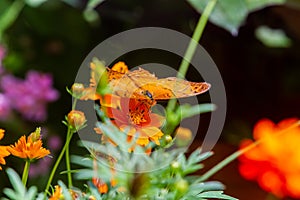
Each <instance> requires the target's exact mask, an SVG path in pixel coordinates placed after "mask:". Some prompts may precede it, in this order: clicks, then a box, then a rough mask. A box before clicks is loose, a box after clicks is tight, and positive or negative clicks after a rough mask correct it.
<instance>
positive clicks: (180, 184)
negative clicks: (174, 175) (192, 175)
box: [175, 179, 189, 193]
mask: <svg viewBox="0 0 300 200" xmlns="http://www.w3.org/2000/svg"><path fill="white" fill-rule="evenodd" d="M175 189H176V190H177V191H178V192H179V193H185V192H187V191H188V189H189V183H188V182H187V181H186V180H184V179H180V180H179V181H177V182H176V183H175Z"/></svg>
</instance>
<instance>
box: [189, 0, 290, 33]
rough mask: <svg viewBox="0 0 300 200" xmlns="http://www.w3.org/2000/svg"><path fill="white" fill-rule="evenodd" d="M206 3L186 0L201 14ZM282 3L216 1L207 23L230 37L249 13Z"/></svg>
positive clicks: (279, 0) (281, 0) (280, 0)
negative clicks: (221, 29)
mask: <svg viewBox="0 0 300 200" xmlns="http://www.w3.org/2000/svg"><path fill="white" fill-rule="evenodd" d="M208 1H210V0H188V2H189V3H190V4H191V5H192V6H193V7H194V8H195V9H196V10H197V11H198V12H199V13H202V12H203V10H204V8H205V6H206V5H207V3H208ZM284 2H285V0H218V1H217V4H216V6H215V8H214V10H213V12H212V13H211V15H210V16H209V21H210V22H212V23H214V24H215V25H217V26H220V27H222V28H224V29H226V30H227V31H229V32H230V33H231V34H232V35H237V33H238V30H239V27H240V26H241V25H242V24H243V23H244V22H245V20H246V18H247V16H248V14H249V13H250V12H253V11H255V10H258V9H262V8H264V7H266V6H270V5H277V4H283V3H284Z"/></svg>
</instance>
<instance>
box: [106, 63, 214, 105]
mask: <svg viewBox="0 0 300 200" xmlns="http://www.w3.org/2000/svg"><path fill="white" fill-rule="evenodd" d="M107 72H108V82H109V85H110V87H111V89H112V91H113V94H115V95H117V96H120V97H125V98H133V99H142V100H145V99H150V100H152V101H156V100H168V99H172V98H183V97H189V96H196V95H198V94H202V93H204V92H206V91H208V90H209V88H210V84H209V83H207V82H190V81H186V80H183V79H180V78H177V77H168V78H157V77H156V76H155V75H154V74H152V73H150V72H149V71H147V70H145V69H142V68H139V69H137V70H134V71H129V70H128V67H127V66H126V64H125V63H124V62H118V63H116V64H115V65H114V66H113V67H112V68H111V69H110V68H107Z"/></svg>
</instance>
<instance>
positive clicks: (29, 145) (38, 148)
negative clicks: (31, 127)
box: [8, 135, 50, 160]
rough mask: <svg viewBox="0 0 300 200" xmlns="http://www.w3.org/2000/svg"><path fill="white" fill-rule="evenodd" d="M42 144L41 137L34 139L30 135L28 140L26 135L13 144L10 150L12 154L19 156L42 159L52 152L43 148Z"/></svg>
mask: <svg viewBox="0 0 300 200" xmlns="http://www.w3.org/2000/svg"><path fill="white" fill-rule="evenodd" d="M42 144H43V143H42V140H41V139H40V138H39V139H36V140H33V139H32V137H30V136H29V137H27V141H26V136H25V135H24V136H22V137H21V138H20V139H19V140H18V141H17V142H16V143H15V145H11V146H10V147H9V148H8V150H9V152H10V153H11V154H12V155H14V156H16V157H19V158H24V159H29V160H33V159H40V158H43V157H45V156H47V155H48V154H50V151H49V150H48V149H45V148H43V147H42Z"/></svg>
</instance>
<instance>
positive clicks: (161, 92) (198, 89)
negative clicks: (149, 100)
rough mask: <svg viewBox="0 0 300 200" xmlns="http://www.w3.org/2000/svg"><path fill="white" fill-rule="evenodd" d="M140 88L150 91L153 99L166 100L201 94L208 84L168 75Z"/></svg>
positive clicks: (207, 87)
mask: <svg viewBox="0 0 300 200" xmlns="http://www.w3.org/2000/svg"><path fill="white" fill-rule="evenodd" d="M142 88H143V89H144V90H148V91H149V92H150V93H152V95H153V99H155V100H166V99H170V98H183V97H189V96H196V95H198V94H202V93H204V92H206V91H208V90H209V88H210V84H209V83H206V82H190V81H186V80H183V79H179V78H176V77H169V78H162V79H158V80H157V81H156V82H152V83H148V84H145V85H144V86H143V87H142Z"/></svg>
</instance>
